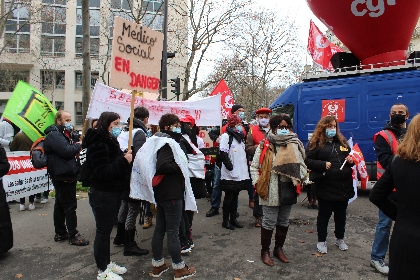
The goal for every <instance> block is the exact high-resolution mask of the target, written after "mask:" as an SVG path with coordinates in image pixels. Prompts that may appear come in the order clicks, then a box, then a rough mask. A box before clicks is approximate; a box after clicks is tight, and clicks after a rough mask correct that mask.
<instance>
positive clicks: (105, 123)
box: [96, 112, 120, 135]
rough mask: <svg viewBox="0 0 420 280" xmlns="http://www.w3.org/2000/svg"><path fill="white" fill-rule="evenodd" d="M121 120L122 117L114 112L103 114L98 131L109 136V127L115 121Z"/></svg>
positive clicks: (97, 127)
mask: <svg viewBox="0 0 420 280" xmlns="http://www.w3.org/2000/svg"><path fill="white" fill-rule="evenodd" d="M118 119H120V115H118V114H117V113H114V112H103V113H102V114H101V116H100V117H99V119H98V122H97V123H96V129H97V130H98V131H100V132H101V133H104V134H106V135H109V131H108V127H109V125H110V124H111V123H112V122H113V121H115V120H118Z"/></svg>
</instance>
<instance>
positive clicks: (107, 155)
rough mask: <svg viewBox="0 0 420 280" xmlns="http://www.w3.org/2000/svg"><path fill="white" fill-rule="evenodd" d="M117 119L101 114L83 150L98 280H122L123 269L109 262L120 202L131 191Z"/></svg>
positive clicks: (129, 157)
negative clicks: (126, 192)
mask: <svg viewBox="0 0 420 280" xmlns="http://www.w3.org/2000/svg"><path fill="white" fill-rule="evenodd" d="M120 133H121V127H120V116H119V115H118V114H117V113H113V112H103V113H102V114H101V116H100V117H99V119H98V122H97V125H96V129H89V130H88V131H87V132H86V135H85V137H84V138H83V143H82V147H83V148H86V149H87V153H86V162H85V163H84V165H86V166H84V168H87V169H88V172H87V174H89V176H88V183H89V185H90V190H89V204H90V206H91V207H92V210H93V212H94V213H95V221H96V236H95V242H94V245H93V252H94V256H95V260H96V265H97V266H98V269H99V272H98V277H97V279H122V277H120V276H119V275H118V274H123V273H125V272H126V271H127V269H126V268H125V267H121V266H118V265H116V264H115V263H114V262H111V261H110V235H111V231H112V228H113V227H114V223H115V217H116V215H117V213H118V208H119V206H120V205H119V199H120V197H121V194H122V192H123V191H125V190H129V188H130V172H131V167H130V163H131V161H132V155H131V151H130V152H128V153H126V154H124V153H123V152H122V151H121V149H120V146H119V144H118V140H117V137H118V135H119V134H120Z"/></svg>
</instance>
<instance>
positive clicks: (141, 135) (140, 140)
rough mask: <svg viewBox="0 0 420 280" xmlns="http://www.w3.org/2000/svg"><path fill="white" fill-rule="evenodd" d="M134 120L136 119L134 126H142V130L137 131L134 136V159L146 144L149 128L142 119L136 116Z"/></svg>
mask: <svg viewBox="0 0 420 280" xmlns="http://www.w3.org/2000/svg"><path fill="white" fill-rule="evenodd" d="M133 120H134V122H133V128H140V130H139V131H137V132H136V133H135V134H134V137H133V160H134V158H135V157H136V154H137V152H138V151H139V150H140V148H141V147H142V146H143V145H144V143H146V140H147V137H146V135H147V128H146V126H145V125H144V123H143V122H142V121H141V120H139V119H136V118H134V119H133Z"/></svg>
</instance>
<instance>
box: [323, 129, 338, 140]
mask: <svg viewBox="0 0 420 280" xmlns="http://www.w3.org/2000/svg"><path fill="white" fill-rule="evenodd" d="M336 133H337V131H336V129H335V128H331V129H326V130H325V135H326V136H327V138H333V137H334V136H335V134H336Z"/></svg>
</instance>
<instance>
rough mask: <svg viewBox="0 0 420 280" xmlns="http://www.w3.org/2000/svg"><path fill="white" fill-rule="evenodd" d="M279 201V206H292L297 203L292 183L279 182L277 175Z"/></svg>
mask: <svg viewBox="0 0 420 280" xmlns="http://www.w3.org/2000/svg"><path fill="white" fill-rule="evenodd" d="M278 181H279V200H280V205H293V204H296V203H297V193H296V187H295V185H293V182H282V181H280V175H279V180H278Z"/></svg>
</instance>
